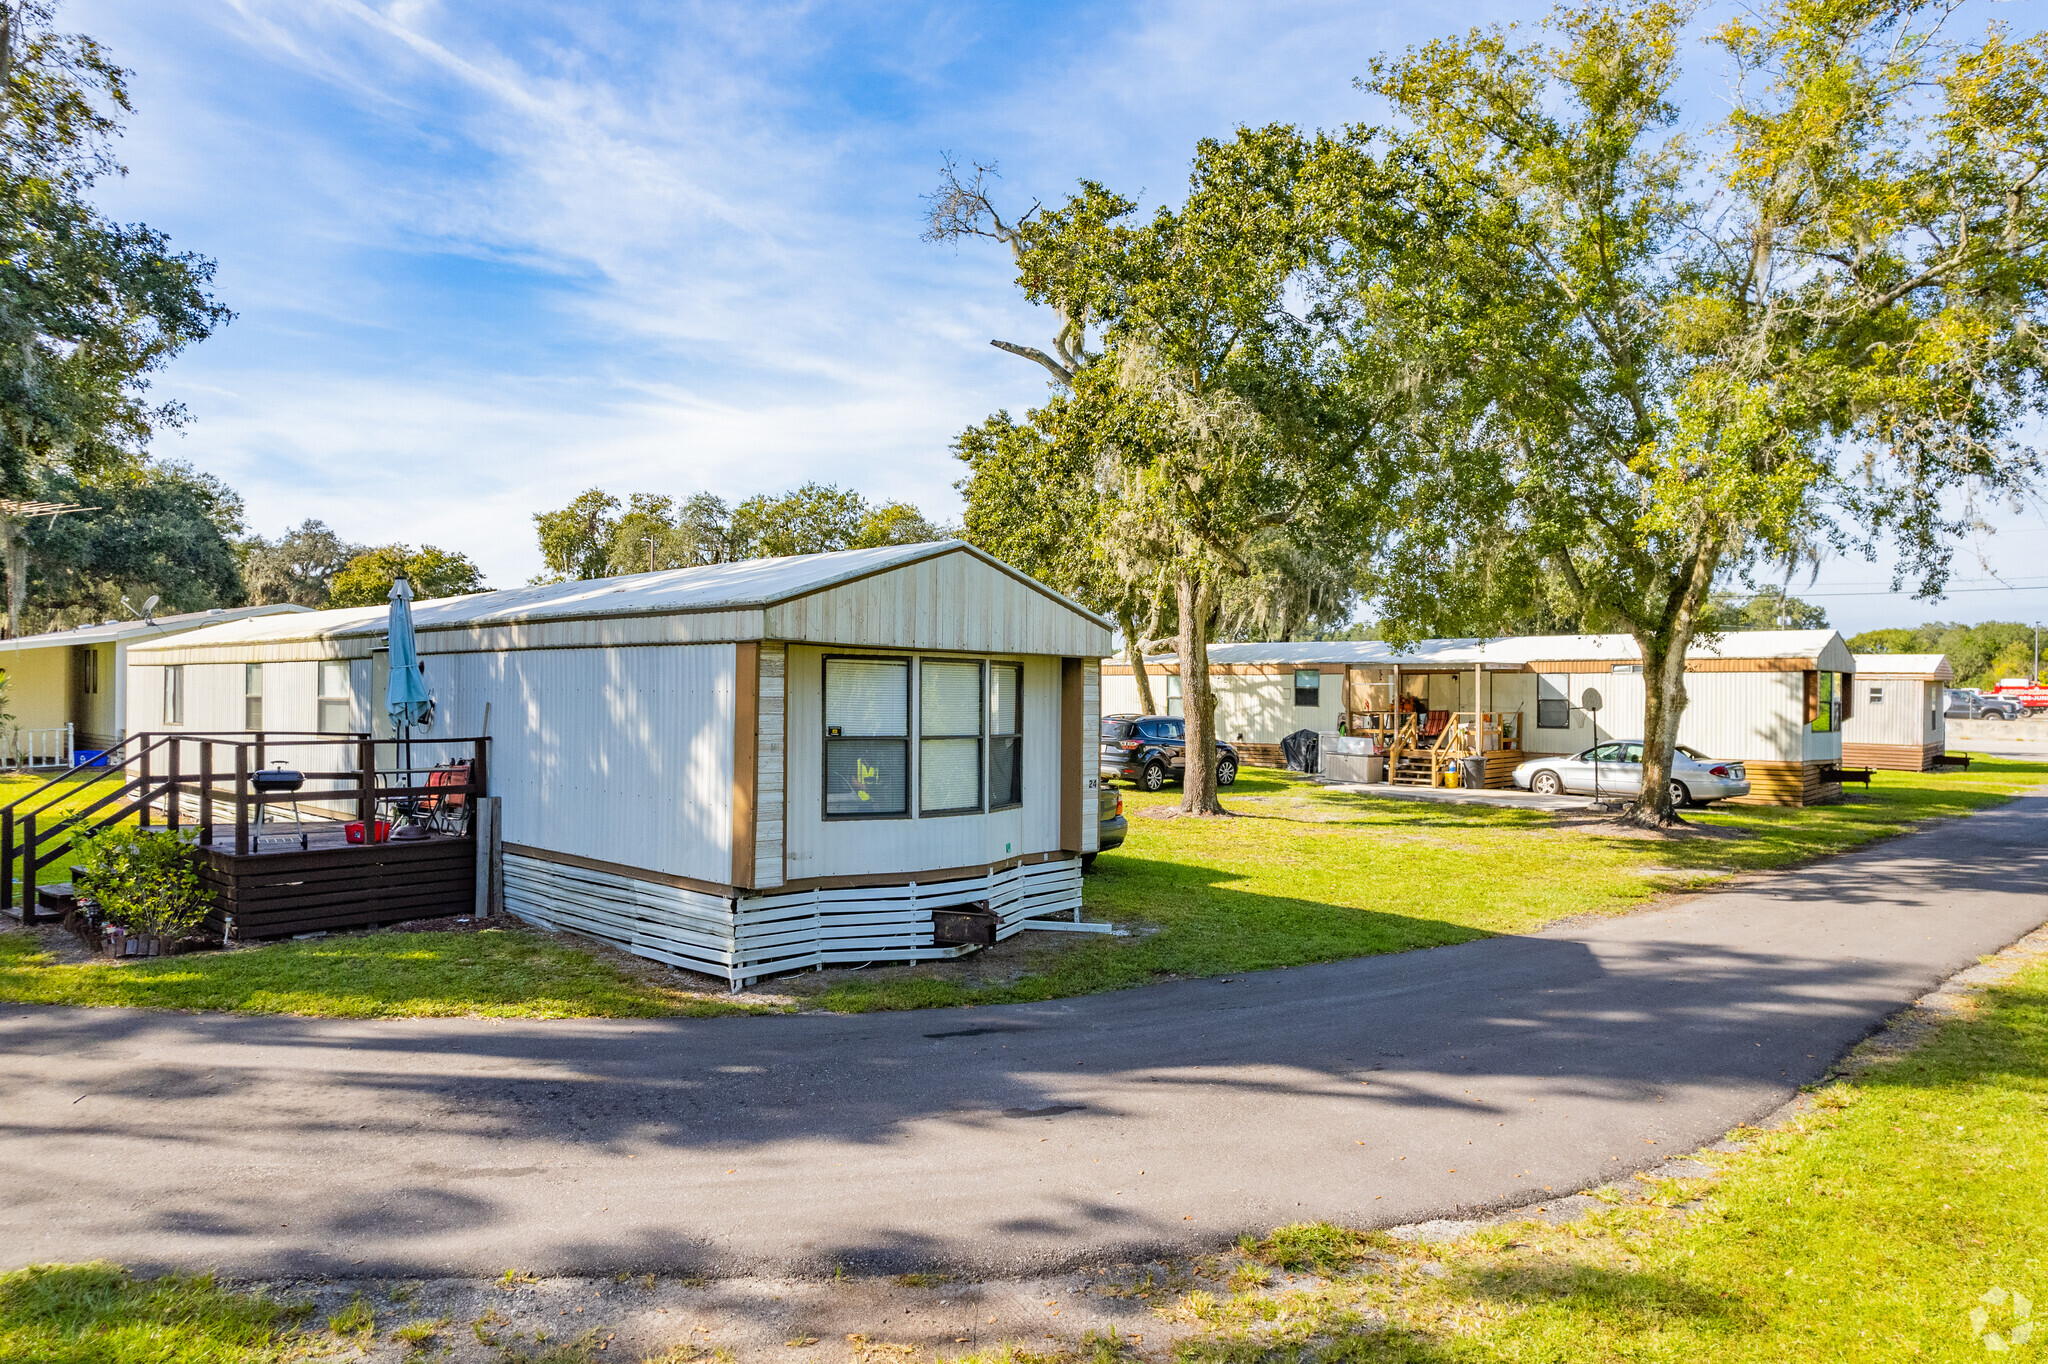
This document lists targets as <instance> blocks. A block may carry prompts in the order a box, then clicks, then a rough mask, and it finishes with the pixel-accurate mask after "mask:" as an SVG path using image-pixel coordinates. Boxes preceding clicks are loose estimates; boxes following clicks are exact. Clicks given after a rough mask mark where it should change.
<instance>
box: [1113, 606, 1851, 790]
mask: <svg viewBox="0 0 2048 1364" xmlns="http://www.w3.org/2000/svg"><path fill="white" fill-rule="evenodd" d="M1640 659H1641V653H1640V651H1639V650H1638V649H1637V647H1636V643H1635V641H1634V640H1633V639H1632V638H1630V637H1629V636H1627V635H1535V636H1525V637H1521V638H1513V639H1494V640H1486V639H1434V640H1417V641H1415V642H1414V643H1412V644H1409V645H1406V646H1404V647H1401V648H1398V649H1397V648H1395V647H1393V646H1392V645H1389V644H1386V643H1383V642H1380V641H1376V640H1361V641H1350V642H1324V643H1313V642H1311V643H1293V644H1219V645H1214V646H1212V647H1211V648H1210V650H1209V661H1210V671H1211V674H1212V677H1213V680H1214V683H1215V688H1216V694H1217V706H1216V718H1217V731H1218V733H1219V734H1220V735H1221V736H1222V737H1223V738H1225V739H1228V740H1230V741H1231V742H1232V743H1233V744H1235V745H1237V746H1238V748H1239V751H1240V753H1241V754H1242V755H1243V757H1244V758H1245V760H1246V761H1247V762H1253V763H1259V762H1263V763H1267V764H1269V765H1278V763H1279V743H1280V740H1281V739H1282V738H1284V737H1286V736H1287V735H1289V734H1292V733H1294V732H1296V731H1297V730H1303V729H1313V730H1317V731H1319V732H1332V731H1337V730H1340V729H1341V730H1344V731H1345V732H1348V733H1351V734H1364V733H1367V732H1369V731H1370V730H1371V729H1372V727H1373V725H1374V724H1375V723H1381V724H1384V717H1387V716H1390V715H1396V716H1398V715H1402V714H1413V715H1416V716H1419V717H1426V718H1427V721H1428V723H1430V724H1436V725H1441V724H1442V723H1444V719H1445V718H1449V717H1474V716H1477V717H1484V718H1483V719H1482V720H1479V721H1477V722H1476V723H1477V728H1478V729H1479V730H1480V731H1481V733H1482V734H1483V740H1482V746H1483V748H1484V749H1485V750H1486V751H1487V758H1488V761H1487V780H1488V784H1489V785H1505V784H1507V781H1508V773H1510V772H1512V771H1513V769H1514V767H1515V766H1516V765H1517V764H1518V763H1519V762H1520V761H1521V760H1522V758H1523V757H1525V756H1534V755H1538V754H1545V753H1576V752H1578V751H1579V750H1581V749H1584V748H1587V747H1590V746H1591V745H1592V744H1593V743H1594V742H1595V741H1596V732H1597V737H1598V739H1601V740H1606V739H1628V738H1639V737H1641V734H1642V727H1643V677H1642V664H1641V662H1640ZM1145 670H1146V673H1147V674H1148V676H1149V677H1150V680H1151V683H1152V689H1153V695H1154V697H1155V699H1160V700H1162V703H1163V704H1166V705H1168V706H1169V707H1175V706H1177V705H1178V702H1179V696H1180V689H1179V681H1180V679H1179V677H1178V672H1179V668H1178V665H1177V664H1176V663H1175V662H1174V660H1173V659H1172V658H1171V657H1161V658H1150V659H1147V660H1146V664H1145ZM1854 671H1855V659H1854V657H1853V656H1852V655H1851V654H1850V653H1849V648H1848V646H1847V645H1846V644H1844V643H1843V642H1842V637H1841V636H1840V635H1838V634H1836V633H1835V632H1834V631H1832V630H1751V631H1731V632H1729V633H1726V634H1723V635H1721V636H1720V637H1719V638H1718V639H1716V640H1714V641H1712V642H1711V643H1699V644H1695V645H1694V647H1693V649H1692V651H1691V652H1690V653H1689V654H1688V656H1687V659H1686V694H1687V698H1688V704H1687V706H1686V710H1685V715H1684V717H1683V719H1682V720H1681V722H1680V728H1679V739H1680V742H1682V743H1685V744H1687V745H1689V746H1691V747H1694V748H1698V749H1701V750H1702V751H1705V752H1708V753H1710V754H1712V755H1713V756H1714V757H1717V758H1730V759H1740V760H1742V761H1743V762H1744V764H1745V765H1746V766H1747V768H1748V770H1749V778H1750V785H1751V789H1752V795H1751V796H1750V797H1749V798H1750V799H1752V800H1759V801H1770V802H1773V803H1786V804H1802V803H1812V802H1815V801H1823V800H1832V799H1839V798H1840V795H1841V785H1840V783H1839V782H1834V781H1827V780H1824V777H1823V774H1825V773H1827V772H1828V771H1830V770H1831V769H1834V768H1837V767H1839V766H1840V764H1841V761H1842V731H1841V726H1842V722H1843V719H1844V717H1846V716H1849V715H1851V714H1852V713H1853V703H1852V700H1851V697H1850V687H1849V685H1848V680H1849V677H1850V675H1851V674H1853V673H1854ZM1589 689H1590V690H1593V691H1595V692H1597V693H1599V697H1600V701H1601V709H1600V710H1599V711H1598V713H1597V714H1595V713H1594V712H1591V711H1589V710H1587V709H1586V707H1585V706H1584V704H1583V702H1584V699H1585V695H1586V692H1587V691H1588V690H1589ZM1102 692H1103V696H1102V700H1103V712H1104V713H1105V714H1112V715H1113V714H1123V713H1129V712H1132V711H1135V710H1136V709H1137V704H1138V697H1137V684H1136V683H1135V682H1134V681H1133V680H1132V677H1131V669H1130V666H1129V664H1128V663H1122V662H1118V661H1116V660H1114V659H1106V660H1104V663H1103V668H1102ZM1176 713H1177V712H1176ZM1374 717H1382V719H1381V720H1380V721H1377V722H1376V721H1375V719H1374ZM1440 717H1443V718H1440Z"/></svg>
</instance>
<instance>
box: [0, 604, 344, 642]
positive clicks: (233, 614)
mask: <svg viewBox="0 0 2048 1364" xmlns="http://www.w3.org/2000/svg"><path fill="white" fill-rule="evenodd" d="M311 614H313V612H312V609H311V608H310V607H305V606H294V605H292V604H291V603H289V602H277V603H273V604H271V605H268V606H235V607H215V608H214V609H212V610H211V611H186V612H182V613H180V614H178V615H175V616H158V617H156V618H155V619H154V620H147V621H142V620H110V621H102V622H100V623H99V624H98V625H81V626H78V627H76V628H75V629H70V630H51V631H48V632H47V633H44V634H40V635H23V636H22V637H21V638H20V639H10V640H5V641H0V647H4V648H7V649H14V650H20V649H49V648H55V647H57V646H60V645H61V646H64V647H70V646H72V645H77V644H117V643H122V642H124V641H127V640H131V639H142V638H145V637H147V638H151V639H154V638H156V637H157V636H159V635H177V634H184V633H186V632H187V631H191V630H200V629H204V628H206V627H207V626H212V625H221V624H225V623H229V622H234V621H241V620H249V619H254V618H257V617H262V616H278V615H300V616H304V615H311Z"/></svg>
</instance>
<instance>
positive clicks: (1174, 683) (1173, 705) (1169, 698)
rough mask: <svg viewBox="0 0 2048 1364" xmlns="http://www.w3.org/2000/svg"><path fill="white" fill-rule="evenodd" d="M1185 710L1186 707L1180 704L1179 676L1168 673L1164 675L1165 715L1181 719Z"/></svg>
mask: <svg viewBox="0 0 2048 1364" xmlns="http://www.w3.org/2000/svg"><path fill="white" fill-rule="evenodd" d="M1186 709H1187V707H1186V706H1185V705H1184V704H1183V703H1182V698H1181V692H1180V674H1179V673H1168V674H1167V675H1166V714H1167V715H1168V716H1169V717H1170V718H1173V719H1181V718H1183V716H1182V712H1183V711H1185V710H1186Z"/></svg>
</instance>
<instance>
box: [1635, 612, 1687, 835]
mask: <svg viewBox="0 0 2048 1364" xmlns="http://www.w3.org/2000/svg"><path fill="white" fill-rule="evenodd" d="M1691 636H1692V632H1691V631H1690V630H1688V631H1686V638H1685V640H1684V641H1682V642H1681V641H1678V640H1674V639H1671V638H1669V637H1668V636H1667V637H1666V638H1664V639H1655V638H1652V639H1641V638H1638V640H1637V641H1636V642H1637V644H1638V645H1640V646H1641V648H1642V651H1643V789H1642V793H1641V794H1640V795H1638V796H1637V797H1636V798H1635V800H1634V801H1633V802H1631V803H1630V805H1629V808H1628V821H1629V823H1631V824H1640V825H1644V826H1646V827H1650V828H1667V827H1669V826H1671V825H1675V824H1683V823H1684V822H1685V821H1684V820H1683V819H1681V818H1679V815H1678V812H1677V811H1676V810H1675V809H1673V808H1672V804H1671V753H1672V748H1673V746H1674V745H1676V744H1677V742H1678V722H1679V719H1680V718H1681V717H1682V716H1683V715H1684V714H1685V702H1686V695H1685V651H1686V647H1687V645H1689V644H1691V642H1692V638H1691Z"/></svg>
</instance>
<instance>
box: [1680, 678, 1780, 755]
mask: <svg viewBox="0 0 2048 1364" xmlns="http://www.w3.org/2000/svg"><path fill="white" fill-rule="evenodd" d="M1804 676H1805V674H1803V673H1791V672H1773V673H1688V674H1686V678H1685V691H1686V696H1687V697H1688V703H1687V705H1686V708H1685V716H1684V718H1683V719H1682V720H1681V721H1680V722H1679V726H1678V737H1679V742H1681V743H1683V744H1686V745H1689V746H1690V747H1693V748H1697V749H1699V750H1700V751H1701V752H1702V753H1705V754H1707V755H1708V756H1710V757H1715V758H1741V759H1744V760H1756V761H1760V762H1761V761H1776V762H1794V761H1798V760H1799V758H1800V756H1801V754H1800V734H1801V731H1802V730H1803V729H1804V728H1805V711H1806V690H1805V683H1804V681H1803V680H1802V679H1803V678H1804Z"/></svg>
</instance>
